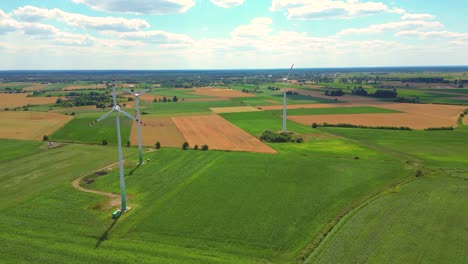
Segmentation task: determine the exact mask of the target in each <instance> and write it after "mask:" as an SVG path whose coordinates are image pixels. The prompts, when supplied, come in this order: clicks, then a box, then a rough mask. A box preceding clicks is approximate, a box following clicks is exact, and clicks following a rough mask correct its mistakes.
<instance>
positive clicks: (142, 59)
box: [0, 0, 468, 70]
mask: <svg viewBox="0 0 468 264" xmlns="http://www.w3.org/2000/svg"><path fill="white" fill-rule="evenodd" d="M466 10H468V2H467V1H465V0H446V1H438V0H427V1H423V0H393V1H386V0H381V1H379V0H373V1H367V0H106V1H103V0H60V1H59V0H9V1H1V2H0V58H1V60H0V70H13V69H220V68H221V69H233V68H236V69H238V68H285V67H287V66H288V65H290V64H292V63H295V64H296V65H297V67H302V68H306V67H356V66H415V65H466V64H467V61H468V16H467V15H466Z"/></svg>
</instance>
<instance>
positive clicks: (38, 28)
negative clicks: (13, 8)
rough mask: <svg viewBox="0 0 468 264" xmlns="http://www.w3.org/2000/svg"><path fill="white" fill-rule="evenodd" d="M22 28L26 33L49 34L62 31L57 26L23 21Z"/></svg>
mask: <svg viewBox="0 0 468 264" xmlns="http://www.w3.org/2000/svg"><path fill="white" fill-rule="evenodd" d="M21 29H22V30H23V32H24V34H26V35H38V36H49V35H55V34H57V33H58V32H60V31H59V30H58V29H57V28H56V27H54V26H51V25H46V24H40V23H23V24H21Z"/></svg>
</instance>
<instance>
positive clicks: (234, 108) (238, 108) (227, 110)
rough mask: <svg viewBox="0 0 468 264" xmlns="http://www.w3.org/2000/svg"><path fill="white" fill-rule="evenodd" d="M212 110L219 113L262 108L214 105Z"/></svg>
mask: <svg viewBox="0 0 468 264" xmlns="http://www.w3.org/2000/svg"><path fill="white" fill-rule="evenodd" d="M210 110H211V111H213V112H215V113H218V114H221V113H241V112H256V111H261V110H260V109H258V108H255V107H253V106H235V107H213V108H210Z"/></svg>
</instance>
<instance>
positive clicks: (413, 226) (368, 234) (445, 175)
mask: <svg viewBox="0 0 468 264" xmlns="http://www.w3.org/2000/svg"><path fill="white" fill-rule="evenodd" d="M324 130H326V131H327V132H330V133H335V134H338V135H342V136H346V137H349V138H352V139H353V140H356V141H358V142H363V143H365V144H366V145H369V144H372V145H374V146H375V147H376V148H379V149H380V148H385V149H391V150H392V151H393V152H394V153H395V154H397V155H404V156H406V155H410V156H406V158H409V159H411V160H412V162H421V163H425V164H426V165H427V166H428V167H429V168H431V169H430V170H428V171H427V172H426V173H427V175H424V176H423V177H421V178H419V179H418V180H416V181H414V182H411V183H409V184H407V185H403V186H396V187H395V188H393V189H390V190H388V191H387V192H384V193H383V194H382V195H380V196H379V197H378V198H377V199H375V200H373V201H371V202H370V203H369V204H366V205H365V206H363V207H362V208H358V209H359V210H357V211H356V212H354V213H352V214H350V216H349V217H348V218H346V219H345V220H344V221H343V222H342V223H340V225H339V226H337V228H336V230H334V232H333V233H332V234H331V235H330V236H329V237H328V238H327V239H326V241H325V242H324V243H323V244H322V245H321V246H320V247H319V249H318V250H317V251H316V252H315V254H314V255H313V256H311V258H310V259H309V263H341V262H346V261H347V260H349V259H353V260H356V261H358V262H360V261H371V262H385V261H387V260H388V259H392V260H395V261H397V262H406V263H413V262H434V263H435V262H441V261H442V260H443V261H442V262H448V263H463V262H464V260H465V259H466V258H467V257H468V255H467V252H466V250H465V249H464V248H465V245H466V239H467V236H466V221H465V220H464V219H466V218H467V217H468V215H467V211H466V210H464V208H465V207H466V197H467V194H468V184H467V183H466V180H467V179H468V162H467V160H468V152H466V151H464V146H466V144H468V133H467V132H468V131H467V130H455V131H437V132H435V131H434V132H435V133H434V132H429V131H385V132H383V131H382V132H375V131H370V132H364V131H363V130H360V129H358V130H346V129H338V128H326V129H324ZM377 241H378V242H377ZM409 249H411V250H409Z"/></svg>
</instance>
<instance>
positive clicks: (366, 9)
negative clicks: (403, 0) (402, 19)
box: [270, 0, 404, 20]
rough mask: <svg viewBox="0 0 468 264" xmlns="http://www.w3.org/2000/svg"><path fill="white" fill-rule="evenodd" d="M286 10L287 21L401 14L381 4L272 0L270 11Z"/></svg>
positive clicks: (357, 1)
mask: <svg viewBox="0 0 468 264" xmlns="http://www.w3.org/2000/svg"><path fill="white" fill-rule="evenodd" d="M284 10H287V12H288V18H289V19H298V20H313V19H327V18H352V17H359V16H366V15H375V14H379V13H384V12H389V13H401V12H404V10H403V9H400V8H390V7H388V6H387V5H385V4H384V3H382V2H360V1H359V0H348V1H336V0H273V1H272V4H271V7H270V11H273V12H275V11H284Z"/></svg>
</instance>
